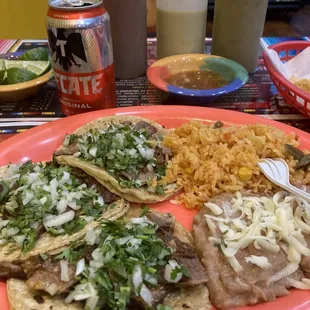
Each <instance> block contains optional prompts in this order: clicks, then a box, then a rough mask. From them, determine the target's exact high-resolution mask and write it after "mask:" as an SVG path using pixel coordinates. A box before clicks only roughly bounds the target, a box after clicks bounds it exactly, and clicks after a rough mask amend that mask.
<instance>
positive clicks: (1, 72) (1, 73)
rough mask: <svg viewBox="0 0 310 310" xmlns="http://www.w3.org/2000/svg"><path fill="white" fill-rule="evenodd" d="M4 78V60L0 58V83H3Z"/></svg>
mask: <svg viewBox="0 0 310 310" xmlns="http://www.w3.org/2000/svg"><path fill="white" fill-rule="evenodd" d="M4 79H5V61H4V60H3V59H0V85H2V84H3V81H4Z"/></svg>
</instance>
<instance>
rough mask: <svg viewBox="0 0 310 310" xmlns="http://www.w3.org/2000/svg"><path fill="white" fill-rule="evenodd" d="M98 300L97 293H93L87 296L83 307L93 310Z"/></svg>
mask: <svg viewBox="0 0 310 310" xmlns="http://www.w3.org/2000/svg"><path fill="white" fill-rule="evenodd" d="M98 301H99V296H98V295H94V296H92V297H89V298H88V299H87V301H86V305H85V308H86V309H89V310H94V309H95V308H96V306H97V303H98Z"/></svg>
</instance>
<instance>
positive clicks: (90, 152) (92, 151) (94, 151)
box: [89, 147, 97, 157]
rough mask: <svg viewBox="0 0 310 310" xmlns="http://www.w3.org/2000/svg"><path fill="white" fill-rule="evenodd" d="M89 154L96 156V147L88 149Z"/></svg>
mask: <svg viewBox="0 0 310 310" xmlns="http://www.w3.org/2000/svg"><path fill="white" fill-rule="evenodd" d="M89 154H90V155H91V156H93V157H96V155H97V148H96V147H92V148H91V149H90V150H89Z"/></svg>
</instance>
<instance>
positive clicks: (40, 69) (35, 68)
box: [5, 60, 50, 76]
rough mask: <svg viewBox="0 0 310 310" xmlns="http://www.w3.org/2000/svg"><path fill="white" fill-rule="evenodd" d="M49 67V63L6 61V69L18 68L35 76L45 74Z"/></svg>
mask: <svg viewBox="0 0 310 310" xmlns="http://www.w3.org/2000/svg"><path fill="white" fill-rule="evenodd" d="M49 66H50V62H49V61H22V60H6V61H5V67H6V69H11V68H19V69H27V70H28V71H30V72H32V73H34V74H35V75H37V76H40V75H42V74H43V73H45V72H46V71H47V70H48V69H49Z"/></svg>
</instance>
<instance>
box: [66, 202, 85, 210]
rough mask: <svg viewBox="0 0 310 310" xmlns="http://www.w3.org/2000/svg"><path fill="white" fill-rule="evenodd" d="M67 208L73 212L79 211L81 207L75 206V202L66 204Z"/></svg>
mask: <svg viewBox="0 0 310 310" xmlns="http://www.w3.org/2000/svg"><path fill="white" fill-rule="evenodd" d="M68 206H69V207H70V208H71V209H73V210H74V211H77V210H79V209H81V207H82V206H79V205H77V204H76V202H75V201H71V202H68Z"/></svg>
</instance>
